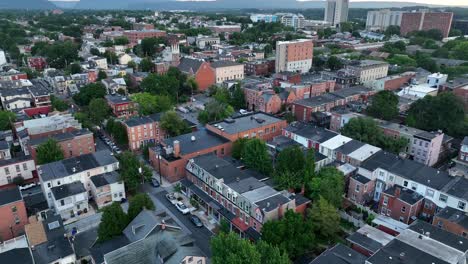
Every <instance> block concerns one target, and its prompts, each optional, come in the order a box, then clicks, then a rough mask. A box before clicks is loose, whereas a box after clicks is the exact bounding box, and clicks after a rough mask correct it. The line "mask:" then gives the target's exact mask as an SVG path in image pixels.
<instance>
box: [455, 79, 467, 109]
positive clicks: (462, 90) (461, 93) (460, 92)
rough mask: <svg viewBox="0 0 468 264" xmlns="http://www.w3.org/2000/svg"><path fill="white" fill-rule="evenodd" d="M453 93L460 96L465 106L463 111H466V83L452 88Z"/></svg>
mask: <svg viewBox="0 0 468 264" xmlns="http://www.w3.org/2000/svg"><path fill="white" fill-rule="evenodd" d="M453 94H455V95H456V96H457V97H458V98H460V100H461V101H462V102H463V104H464V106H465V111H468V84H467V85H465V86H463V87H458V88H455V89H453Z"/></svg>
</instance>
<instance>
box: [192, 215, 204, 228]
mask: <svg viewBox="0 0 468 264" xmlns="http://www.w3.org/2000/svg"><path fill="white" fill-rule="evenodd" d="M190 221H191V222H192V223H193V224H194V225H195V226H196V227H203V223H202V221H201V220H200V218H199V217H198V216H196V215H190Z"/></svg>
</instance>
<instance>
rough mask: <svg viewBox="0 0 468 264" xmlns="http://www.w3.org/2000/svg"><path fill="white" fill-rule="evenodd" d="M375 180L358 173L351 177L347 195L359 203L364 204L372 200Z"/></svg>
mask: <svg viewBox="0 0 468 264" xmlns="http://www.w3.org/2000/svg"><path fill="white" fill-rule="evenodd" d="M374 187H375V182H374V181H371V180H369V179H368V178H366V177H364V176H362V175H359V174H356V175H353V176H351V177H350V178H349V184H348V193H347V197H348V199H350V200H351V201H353V202H354V203H357V204H361V205H364V204H366V203H368V202H370V201H372V197H373V194H374Z"/></svg>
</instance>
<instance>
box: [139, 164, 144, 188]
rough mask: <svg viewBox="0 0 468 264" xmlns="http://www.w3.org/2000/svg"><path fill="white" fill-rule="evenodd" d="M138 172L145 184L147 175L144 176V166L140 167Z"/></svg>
mask: <svg viewBox="0 0 468 264" xmlns="http://www.w3.org/2000/svg"><path fill="white" fill-rule="evenodd" d="M138 173H140V175H141V184H145V177H143V168H142V167H141V166H140V167H139V168H138Z"/></svg>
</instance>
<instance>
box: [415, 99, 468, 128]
mask: <svg viewBox="0 0 468 264" xmlns="http://www.w3.org/2000/svg"><path fill="white" fill-rule="evenodd" d="M464 122H465V110H464V107H463V102H462V101H461V100H460V99H459V98H458V97H457V96H455V95H454V94H453V93H441V94H439V95H437V96H426V97H424V98H423V99H419V100H417V101H416V102H414V103H413V104H411V106H410V109H409V110H408V117H407V118H406V123H407V124H408V125H409V126H414V127H416V128H419V129H423V130H426V131H436V130H439V129H441V130H443V131H444V132H445V133H448V134H450V135H455V136H456V135H460V136H461V135H467V134H468V131H464V130H463V129H464V127H463V125H464Z"/></svg>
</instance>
